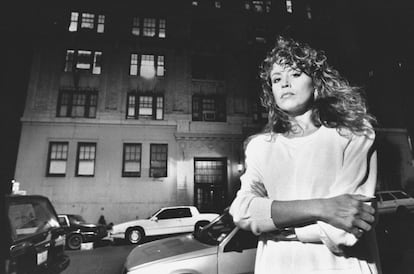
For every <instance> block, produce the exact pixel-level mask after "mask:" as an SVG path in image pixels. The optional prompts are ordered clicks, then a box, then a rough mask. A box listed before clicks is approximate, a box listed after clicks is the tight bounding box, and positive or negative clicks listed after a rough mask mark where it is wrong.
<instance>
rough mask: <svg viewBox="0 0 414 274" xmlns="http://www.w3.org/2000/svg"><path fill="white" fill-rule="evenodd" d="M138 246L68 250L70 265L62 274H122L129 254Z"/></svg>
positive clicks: (109, 246) (104, 246)
mask: <svg viewBox="0 0 414 274" xmlns="http://www.w3.org/2000/svg"><path fill="white" fill-rule="evenodd" d="M135 246H136V245H110V244H106V245H103V246H98V247H95V248H94V249H92V250H68V251H66V253H67V254H68V255H69V258H70V264H69V266H68V268H67V269H66V270H65V271H64V272H63V273H62V274H95V273H96V274H121V273H122V267H123V264H124V262H125V259H126V257H127V256H128V254H129V252H130V251H131V250H132V249H133V248H134V247H135Z"/></svg>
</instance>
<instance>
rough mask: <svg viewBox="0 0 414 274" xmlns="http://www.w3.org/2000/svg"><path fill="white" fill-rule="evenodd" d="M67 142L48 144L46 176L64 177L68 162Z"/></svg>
mask: <svg viewBox="0 0 414 274" xmlns="http://www.w3.org/2000/svg"><path fill="white" fill-rule="evenodd" d="M68 148H69V143H68V142H50V143H49V153H48V160H47V172H46V174H47V176H65V174H66V162H67V160H68Z"/></svg>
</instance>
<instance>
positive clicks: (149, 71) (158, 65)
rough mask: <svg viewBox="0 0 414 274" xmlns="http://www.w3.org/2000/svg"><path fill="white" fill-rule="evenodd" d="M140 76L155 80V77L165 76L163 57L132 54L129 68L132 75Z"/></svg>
mask: <svg viewBox="0 0 414 274" xmlns="http://www.w3.org/2000/svg"><path fill="white" fill-rule="evenodd" d="M138 71H139V75H140V76H141V77H144V78H153V77H154V76H160V77H162V76H164V75H165V59H164V56H163V55H151V54H142V55H139V54H136V53H132V54H131V62H130V66H129V74H130V75H138Z"/></svg>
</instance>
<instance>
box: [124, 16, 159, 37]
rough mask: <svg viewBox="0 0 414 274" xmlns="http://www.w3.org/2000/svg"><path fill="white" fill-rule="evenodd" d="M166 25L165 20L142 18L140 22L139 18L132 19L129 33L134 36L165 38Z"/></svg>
mask: <svg viewBox="0 0 414 274" xmlns="http://www.w3.org/2000/svg"><path fill="white" fill-rule="evenodd" d="M166 25H167V23H166V20H165V19H156V18H144V19H143V21H141V20H140V19H139V17H133V18H132V29H131V33H132V35H135V36H140V35H142V36H145V37H158V38H165V37H166V36H167V32H166Z"/></svg>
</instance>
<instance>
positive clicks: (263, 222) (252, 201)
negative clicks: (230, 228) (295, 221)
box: [230, 140, 276, 235]
mask: <svg viewBox="0 0 414 274" xmlns="http://www.w3.org/2000/svg"><path fill="white" fill-rule="evenodd" d="M259 151H260V149H259V147H258V146H257V145H255V140H252V141H251V142H250V143H249V144H248V145H247V148H246V161H245V162H246V172H245V173H244V174H243V175H242V176H241V177H240V181H241V188H240V190H239V191H238V192H237V195H236V198H235V199H234V201H233V202H232V204H231V206H230V214H231V215H232V217H233V220H234V223H235V224H236V225H237V226H239V227H241V228H243V229H246V230H250V231H252V232H253V233H254V234H256V235H259V234H260V233H262V232H268V231H273V230H275V229H276V227H275V224H274V222H273V220H272V217H271V205H272V200H271V199H269V197H268V194H267V191H266V188H265V186H264V184H263V177H262V171H261V169H260V164H259V159H260V157H259V156H260V152H259Z"/></svg>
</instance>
